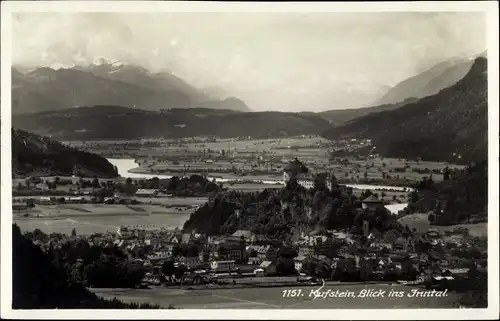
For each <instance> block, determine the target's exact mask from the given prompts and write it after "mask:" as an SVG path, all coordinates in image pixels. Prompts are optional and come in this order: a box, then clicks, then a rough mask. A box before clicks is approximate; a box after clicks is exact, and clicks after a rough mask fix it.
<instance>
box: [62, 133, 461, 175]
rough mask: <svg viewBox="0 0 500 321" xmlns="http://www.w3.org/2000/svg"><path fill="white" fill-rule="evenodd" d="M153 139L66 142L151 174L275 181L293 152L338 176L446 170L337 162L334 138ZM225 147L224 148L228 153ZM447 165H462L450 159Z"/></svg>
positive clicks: (391, 162)
mask: <svg viewBox="0 0 500 321" xmlns="http://www.w3.org/2000/svg"><path fill="white" fill-rule="evenodd" d="M203 140H205V141H203ZM150 141H152V142H155V146H148V145H147V144H145V143H144V141H140V140H137V141H109V142H104V141H86V142H84V143H83V142H76V141H73V142H69V143H68V144H71V145H72V146H76V147H83V148H85V149H87V150H89V151H91V152H95V153H98V154H101V155H103V156H105V157H107V158H136V159H139V160H141V159H142V160H141V162H143V163H142V164H141V165H140V167H139V168H136V169H135V172H141V173H148V172H149V173H151V172H152V171H155V170H162V171H164V172H162V174H165V175H181V174H182V173H184V171H186V172H187V173H195V172H196V170H198V171H200V170H203V171H206V172H208V176H211V177H218V176H220V177H223V178H224V179H238V178H240V179H241V178H242V177H241V176H238V175H237V174H236V173H235V172H233V169H236V170H239V171H243V172H246V173H250V172H251V171H252V170H261V171H267V172H268V173H267V174H255V176H256V177H250V176H245V177H243V178H248V179H255V180H273V179H276V178H277V177H280V176H281V169H282V167H283V166H284V165H285V164H286V163H287V162H288V160H290V159H292V158H294V157H298V158H299V159H300V160H301V161H303V162H304V163H306V165H307V166H308V167H310V168H311V169H312V170H313V171H331V172H333V173H334V174H335V175H336V176H337V177H338V178H343V179H348V180H352V181H356V180H357V179H358V178H363V177H364V175H365V173H366V176H367V178H369V179H380V178H382V175H383V173H386V174H388V175H390V176H394V177H399V178H400V179H405V178H406V179H408V180H418V179H422V178H423V177H425V176H427V177H428V176H429V175H430V174H424V173H422V174H421V173H417V172H415V171H414V170H418V169H429V170H442V169H443V168H444V167H445V166H446V165H447V164H444V163H437V162H423V161H421V162H416V161H406V160H403V159H394V158H369V159H355V158H354V157H345V159H347V160H348V163H347V164H345V163H342V164H341V163H338V164H336V163H334V162H332V161H330V159H329V158H330V157H329V153H328V148H329V146H330V144H331V142H330V141H328V140H325V139H323V138H321V137H317V136H305V137H295V138H282V139H264V140H237V139H219V140H217V141H207V140H206V139H202V138H198V139H197V140H190V139H185V140H182V141H178V140H175V141H174V140H165V139H157V140H150ZM125 144H127V145H125ZM132 144H134V145H132ZM131 146H133V147H131ZM222 150H224V151H225V153H224V156H223V155H222ZM165 155H168V157H166V156H165ZM362 156H368V155H362ZM259 158H262V159H263V160H267V161H269V160H271V159H272V162H267V163H266V162H265V161H258V159H259ZM271 163H272V164H271ZM448 166H449V167H452V168H453V167H459V166H454V165H449V164H448ZM404 167H406V169H405V170H404V171H402V172H397V171H398V170H401V169H402V168H404ZM221 171H223V172H224V173H222V172H221ZM441 176H442V175H440V174H434V175H433V179H434V180H440V179H441Z"/></svg>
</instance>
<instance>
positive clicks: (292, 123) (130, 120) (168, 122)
mask: <svg viewBox="0 0 500 321" xmlns="http://www.w3.org/2000/svg"><path fill="white" fill-rule="evenodd" d="M12 124H13V126H15V127H16V128H22V129H25V130H28V131H30V132H34V133H37V134H40V135H44V136H51V137H53V138H55V139H61V140H93V139H137V138H141V137H171V138H175V137H188V136H207V135H213V136H219V137H246V136H251V137H254V138H268V137H282V136H296V135H310V134H319V133H320V132H322V131H324V130H326V129H328V128H329V127H330V125H329V123H328V121H327V120H325V119H324V118H322V117H321V116H319V115H317V114H315V113H281V112H250V113H243V112H237V111H233V110H219V109H205V108H188V109H180V108H179V109H170V110H162V111H148V110H141V109H134V108H126V107H121V106H92V107H80V108H72V109H65V110H60V111H47V112H40V113H36V114H29V115H13V117H12Z"/></svg>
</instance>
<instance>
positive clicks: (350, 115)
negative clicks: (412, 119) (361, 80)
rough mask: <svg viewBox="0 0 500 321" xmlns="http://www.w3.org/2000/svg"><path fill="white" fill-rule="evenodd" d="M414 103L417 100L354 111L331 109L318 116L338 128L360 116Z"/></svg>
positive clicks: (410, 99) (411, 99)
mask: <svg viewBox="0 0 500 321" xmlns="http://www.w3.org/2000/svg"><path fill="white" fill-rule="evenodd" d="M416 101H418V99H417V98H408V99H406V100H404V101H402V102H400V103H397V104H386V105H380V106H373V107H364V108H356V109H333V110H327V111H323V112H320V113H319V115H321V117H323V118H324V119H326V120H328V121H329V122H330V124H331V125H333V126H339V125H344V124H346V123H348V122H350V121H352V120H354V119H356V118H359V117H362V116H366V115H369V114H372V113H378V112H381V111H388V110H394V109H397V108H399V107H402V106H404V105H406V104H409V103H412V102H416Z"/></svg>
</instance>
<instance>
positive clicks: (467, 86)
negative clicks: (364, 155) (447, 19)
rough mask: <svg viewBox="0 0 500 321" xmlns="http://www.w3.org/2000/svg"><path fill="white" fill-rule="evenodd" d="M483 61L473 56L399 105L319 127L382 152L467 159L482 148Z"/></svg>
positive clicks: (479, 153) (484, 128) (476, 157)
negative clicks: (424, 93) (452, 76)
mask: <svg viewBox="0 0 500 321" xmlns="http://www.w3.org/2000/svg"><path fill="white" fill-rule="evenodd" d="M487 97H488V95H487V61H486V59H485V58H477V59H476V60H475V62H474V65H473V66H472V68H471V70H470V71H469V73H468V74H467V75H466V76H465V77H464V78H463V79H462V80H461V81H459V82H458V83H457V84H455V85H453V86H451V87H449V88H446V89H443V90H442V91H440V92H439V93H437V94H436V95H433V96H429V97H425V98H422V99H420V100H419V101H417V102H414V103H410V104H407V105H405V106H403V107H401V108H398V109H395V110H392V111H384V112H380V113H374V114H370V115H367V116H364V117H361V118H358V119H356V120H354V121H352V122H351V123H349V124H347V125H345V126H340V127H337V128H332V129H330V130H327V131H325V132H324V133H323V136H324V137H326V138H329V139H338V138H341V137H357V138H359V137H364V138H369V139H371V140H372V142H373V143H374V145H375V146H376V148H377V151H378V153H380V154H381V155H383V156H387V157H398V158H406V159H418V158H420V159H423V160H430V161H449V162H453V163H465V164H466V163H468V162H469V161H470V160H477V161H480V160H484V159H486V157H487V149H488V126H487V124H488V99H487Z"/></svg>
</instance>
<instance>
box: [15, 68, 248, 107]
mask: <svg viewBox="0 0 500 321" xmlns="http://www.w3.org/2000/svg"><path fill="white" fill-rule="evenodd" d="M21 70H22V71H21ZM93 105H120V106H124V107H131V108H138V109H144V110H157V111H158V110H161V109H171V108H192V107H200V108H213V109H233V110H238V111H244V112H248V111H250V108H248V106H247V105H246V104H245V103H244V102H243V101H241V100H239V99H237V98H233V97H231V98H228V99H225V100H214V99H212V98H210V97H209V96H208V95H206V94H204V93H203V92H201V91H199V90H197V89H196V88H194V87H192V86H190V85H189V84H187V83H185V82H184V81H183V80H182V79H180V78H178V77H176V76H174V75H173V74H170V73H167V72H162V73H152V72H150V71H148V70H147V69H145V68H142V67H138V66H132V65H124V64H120V63H110V62H107V61H101V62H100V63H98V64H90V65H88V66H74V67H70V68H60V69H57V70H56V69H52V68H49V67H40V68H35V69H34V70H30V71H27V70H23V69H22V68H19V67H17V66H15V67H13V68H12V114H26V113H36V112H41V111H53V110H62V109H68V108H74V107H80V106H93Z"/></svg>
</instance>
